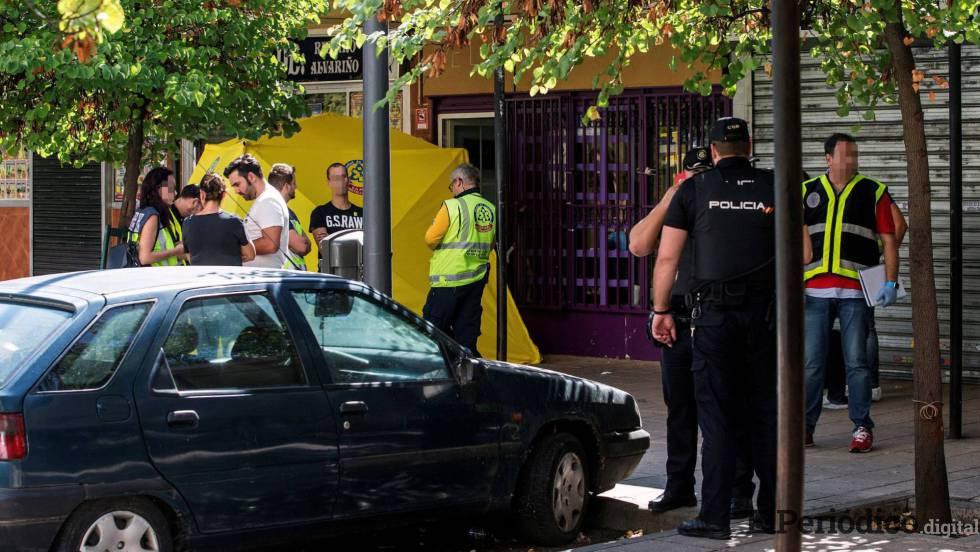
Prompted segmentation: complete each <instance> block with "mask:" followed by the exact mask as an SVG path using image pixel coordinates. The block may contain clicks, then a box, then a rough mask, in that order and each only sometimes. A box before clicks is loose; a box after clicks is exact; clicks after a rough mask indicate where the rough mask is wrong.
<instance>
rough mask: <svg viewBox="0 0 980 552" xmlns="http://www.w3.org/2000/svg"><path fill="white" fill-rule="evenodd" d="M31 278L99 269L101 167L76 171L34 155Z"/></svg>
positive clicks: (100, 248)
mask: <svg viewBox="0 0 980 552" xmlns="http://www.w3.org/2000/svg"><path fill="white" fill-rule="evenodd" d="M33 192H34V197H33V201H32V214H31V220H32V223H31V225H32V232H33V238H32V239H33V248H32V249H33V256H34V274H35V275H44V274H55V273H58V272H70V271H75V270H93V269H98V268H99V260H100V258H101V254H102V233H103V228H102V224H103V222H102V220H103V217H102V166H101V165H100V164H98V163H90V164H88V165H85V166H84V167H82V168H80V169H76V168H73V167H70V166H64V165H62V164H61V162H59V161H58V160H57V159H44V158H41V157H39V156H35V157H34V190H33Z"/></svg>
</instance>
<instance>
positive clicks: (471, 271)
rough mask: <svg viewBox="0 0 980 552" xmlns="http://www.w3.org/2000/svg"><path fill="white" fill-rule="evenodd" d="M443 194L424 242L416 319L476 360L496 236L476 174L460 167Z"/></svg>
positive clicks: (492, 216)
mask: <svg viewBox="0 0 980 552" xmlns="http://www.w3.org/2000/svg"><path fill="white" fill-rule="evenodd" d="M449 191H450V192H451V193H452V194H453V199H448V200H446V201H444V202H443V204H442V207H441V208H440V209H439V212H438V213H437V214H436V218H435V220H433V221H432V225H431V226H430V227H429V229H428V230H426V232H425V243H426V244H427V245H428V246H429V248H430V249H432V250H433V253H432V259H431V260H430V261H429V285H430V286H431V289H430V290H429V295H428V297H427V298H426V300H425V307H424V308H423V309H422V316H423V317H424V318H425V319H426V320H428V321H429V322H432V323H433V324H435V325H436V327H438V328H439V329H441V330H442V331H444V332H446V333H447V334H449V335H450V336H451V337H453V338H454V339H455V340H456V341H457V342H458V343H459V344H460V345H462V346H464V347H466V348H468V349H469V350H470V351H472V352H473V353H474V354H476V355H477V356H479V354H480V353H479V352H478V351H477V349H476V340H477V338H479V337H480V317H481V316H482V315H483V307H482V305H481V304H480V300H481V299H482V297H483V288H484V287H485V286H486V284H487V278H488V277H489V275H490V250H491V249H492V248H493V240H494V236H495V235H496V210H495V209H494V207H493V204H492V203H490V202H489V201H487V200H486V199H483V197H482V196H481V195H480V170H479V169H477V168H476V167H474V166H473V165H470V164H468V163H464V164H462V165H460V166H459V167H456V169H455V170H454V171H453V173H452V177H451V180H450V183H449Z"/></svg>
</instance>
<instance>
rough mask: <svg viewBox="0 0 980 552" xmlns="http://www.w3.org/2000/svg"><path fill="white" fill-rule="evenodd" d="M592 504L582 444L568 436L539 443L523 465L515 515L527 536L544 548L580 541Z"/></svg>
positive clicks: (550, 437)
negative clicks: (578, 539)
mask: <svg viewBox="0 0 980 552" xmlns="http://www.w3.org/2000/svg"><path fill="white" fill-rule="evenodd" d="M588 501H589V465H588V457H587V456H586V455H585V449H584V448H583V447H582V443H581V442H579V440H578V439H577V438H575V436H573V435H571V434H568V433H556V434H554V435H549V436H547V437H545V438H544V439H542V440H541V442H540V443H538V444H537V445H536V446H535V447H534V450H533V451H532V453H531V456H530V458H528V460H527V463H526V464H525V465H524V471H523V474H522V476H521V480H520V483H519V484H518V489H517V493H516V501H515V513H516V514H517V518H518V523H519V524H520V526H521V529H522V532H523V533H524V535H525V536H526V537H527V538H529V539H531V540H532V541H533V542H534V543H536V544H540V545H544V546H556V545H562V544H567V543H569V542H571V541H573V540H575V538H576V537H578V534H579V530H580V529H581V528H582V521H583V520H584V519H585V508H586V506H587V504H588Z"/></svg>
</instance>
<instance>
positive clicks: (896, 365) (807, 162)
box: [752, 46, 980, 378]
mask: <svg viewBox="0 0 980 552" xmlns="http://www.w3.org/2000/svg"><path fill="white" fill-rule="evenodd" d="M915 54H916V61H917V64H918V68H919V69H921V70H924V71H926V78H927V79H928V78H929V77H931V76H932V75H940V76H943V77H946V76H948V71H947V63H946V62H947V57H946V55H947V54H946V51H945V50H933V49H916V52H915ZM962 64H963V66H962V73H963V90H962V97H963V211H964V213H963V254H964V255H963V258H964V260H963V368H964V376H969V377H971V378H980V247H978V246H980V48H978V47H975V46H964V47H963V49H962ZM753 77H754V78H753V86H752V118H753V121H752V123H753V130H754V132H753V137H754V139H755V152H756V155H758V156H759V158H760V162H759V166H761V167H771V166H772V157H773V143H772V140H773V108H772V106H773V103H772V80H771V79H770V78H769V77H768V76H767V75H766V74H765V73H764V72H761V71H759V72H756V73H755V75H754V76H753ZM801 77H802V103H803V106H802V107H803V166H804V168H805V169H806V171H807V172H809V173H810V174H811V175H814V176H815V175H818V174H820V173H821V172H823V171H824V170H825V169H826V163H825V162H824V158H823V141H824V140H825V139H826V137H827V136H829V135H830V134H831V133H833V132H852V130H853V127H854V125H861V129H860V130H859V131H858V132H855V133H854V135H855V136H856V138H857V139H858V146H859V151H860V170H861V172H862V173H864V174H867V175H868V176H871V177H873V178H877V179H879V180H881V181H882V182H884V183H885V184H887V185H888V187H889V190H890V191H891V194H892V197H894V199H895V201H896V202H897V203H898V205H899V206H900V207H901V208H902V210H903V212H906V213H907V212H908V187H907V184H906V181H905V172H906V169H905V149H904V146H903V142H902V126H901V116H900V113H899V109H898V106H897V105H884V106H880V107H878V108H877V110H876V112H875V113H876V115H877V119H876V120H875V121H873V122H865V121H863V120H862V119H861V116H860V115H861V113H860V112H855V113H852V114H851V115H849V116H848V117H845V118H840V117H838V116H837V113H836V112H837V100H836V99H835V96H834V92H835V90H834V89H833V88H831V87H829V86H827V84H826V81H825V77H824V75H823V73H822V72H821V71H820V62H819V60H816V59H813V58H811V57H810V56H807V55H805V56H804V57H803V59H801ZM932 89H935V90H937V98H936V100H935V101H930V100H929V99H928V96H927V95H926V93H923V95H922V104H923V106H922V107H923V110H924V112H925V119H926V138H927V140H928V143H929V167H930V172H931V177H932V178H931V180H932V224H933V245H934V255H935V270H936V291H937V298H938V301H939V321H940V333H941V336H942V340H941V347H942V355H943V362H944V364H946V365H947V366H948V363H949V305H950V303H949V287H950V278H949V275H950V264H949V261H950V233H949V120H948V119H949V110H948V105H947V102H948V94H947V93H946V91H945V90H941V89H938V87H933V88H932ZM906 218H907V215H906ZM900 254H901V257H902V265H901V276H902V279H903V282H904V283H905V284H906V285H909V283H910V280H909V265H908V238H906V243H905V244H904V245H903V246H902V249H901V253H900ZM909 291H910V293H914V292H915V291H914V290H912V289H910V290H909ZM875 315H876V321H877V328H878V336H879V345H880V350H881V368H882V370H883V372H884V373H890V374H891V375H901V376H906V377H907V376H909V375H910V374H911V367H912V346H913V340H912V322H911V320H912V316H913V313H912V303H911V299H910V298H906V299H904V300H902V301H901V302H900V303H899V304H898V305H895V306H893V307H890V308H887V309H876V314H875Z"/></svg>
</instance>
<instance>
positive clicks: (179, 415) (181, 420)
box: [167, 410, 201, 427]
mask: <svg viewBox="0 0 980 552" xmlns="http://www.w3.org/2000/svg"><path fill="white" fill-rule="evenodd" d="M199 421H201V417H200V416H198V415H197V412H195V411H193V410H175V411H173V412H171V413H170V414H167V425H169V426H171V427H178V426H181V427H187V426H189V427H195V426H197V423H198V422H199Z"/></svg>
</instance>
